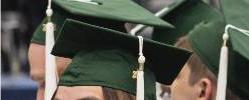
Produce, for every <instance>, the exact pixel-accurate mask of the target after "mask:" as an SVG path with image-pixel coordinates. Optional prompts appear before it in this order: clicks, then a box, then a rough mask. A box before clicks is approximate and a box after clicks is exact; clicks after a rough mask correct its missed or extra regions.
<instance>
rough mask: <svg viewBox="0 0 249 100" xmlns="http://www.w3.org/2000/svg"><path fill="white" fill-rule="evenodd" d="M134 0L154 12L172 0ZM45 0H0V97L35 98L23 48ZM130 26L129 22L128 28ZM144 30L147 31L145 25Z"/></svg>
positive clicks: (4, 99)
mask: <svg viewBox="0 0 249 100" xmlns="http://www.w3.org/2000/svg"><path fill="white" fill-rule="evenodd" d="M134 1H135V2H137V3H138V4H140V5H141V6H143V7H145V8H146V9H148V10H149V11H151V12H153V13H155V12H157V11H158V10H160V9H162V8H163V7H165V6H167V5H169V4H171V3H172V2H173V1H174V0H134ZM205 1H206V2H208V1H209V0H205ZM212 1H213V0H210V1H209V2H210V3H212ZM46 2H47V0H1V46H2V49H1V71H2V72H1V88H2V91H1V93H2V95H1V99H2V100H35V97H36V89H37V83H36V82H34V81H32V80H31V79H30V77H29V64H28V59H27V52H28V47H29V43H30V39H31V37H32V33H33V32H34V30H35V28H36V27H37V26H38V25H39V24H40V22H41V20H42V19H43V18H44V16H45V8H46ZM133 26H134V25H132V24H131V25H130V28H132V27H133ZM145 30H146V29H145ZM147 30H148V31H147V32H149V31H150V29H149V28H148V29H147ZM144 33H146V31H145V32H144Z"/></svg>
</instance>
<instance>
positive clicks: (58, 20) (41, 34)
mask: <svg viewBox="0 0 249 100" xmlns="http://www.w3.org/2000/svg"><path fill="white" fill-rule="evenodd" d="M65 19H66V18H65V17H64V16H61V15H60V14H59V13H55V12H54V14H53V17H52V21H53V23H54V24H55V25H56V28H55V32H54V33H55V38H56V37H57V36H58V33H59V31H60V28H61V26H62V24H63V22H64V21H65ZM45 23H46V18H45V19H44V20H43V21H42V23H41V24H40V25H39V26H38V27H37V28H36V30H35V32H34V33H33V37H32V39H31V42H32V43H37V44H41V45H45V34H46V33H45V31H43V25H44V24H45Z"/></svg>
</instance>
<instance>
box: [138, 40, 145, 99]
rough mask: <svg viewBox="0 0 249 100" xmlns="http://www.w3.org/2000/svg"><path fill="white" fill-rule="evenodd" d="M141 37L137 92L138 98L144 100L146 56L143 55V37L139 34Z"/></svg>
mask: <svg viewBox="0 0 249 100" xmlns="http://www.w3.org/2000/svg"><path fill="white" fill-rule="evenodd" d="M137 37H138V39H139V58H138V64H139V69H138V70H137V93H136V100H144V72H143V69H144V63H145V57H144V56H143V37H142V36H137Z"/></svg>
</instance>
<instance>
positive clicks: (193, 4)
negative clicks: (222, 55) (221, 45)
mask: <svg viewBox="0 0 249 100" xmlns="http://www.w3.org/2000/svg"><path fill="white" fill-rule="evenodd" d="M169 8H170V10H169V12H168V13H167V14H165V15H164V16H163V17H162V18H163V19H164V20H167V22H169V23H171V24H173V25H174V26H175V28H174V29H169V28H167V29H166V28H165V29H159V28H154V32H153V33H154V34H153V40H156V41H160V42H164V43H168V44H174V43H175V42H176V41H177V39H178V38H179V37H181V36H184V35H186V34H187V33H188V32H189V31H190V30H191V29H192V28H193V27H194V26H195V25H196V24H198V23H200V22H204V21H205V22H208V21H212V20H217V19H220V16H221V14H220V13H219V12H218V11H217V10H216V9H214V8H212V7H211V6H209V5H207V4H205V3H204V2H202V1H201V0H177V2H175V4H173V5H172V6H170V7H169Z"/></svg>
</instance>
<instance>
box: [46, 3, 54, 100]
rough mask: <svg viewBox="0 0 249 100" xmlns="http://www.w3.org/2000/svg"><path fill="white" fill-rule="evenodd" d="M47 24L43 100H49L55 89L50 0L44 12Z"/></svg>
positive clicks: (52, 25)
mask: <svg viewBox="0 0 249 100" xmlns="http://www.w3.org/2000/svg"><path fill="white" fill-rule="evenodd" d="M46 15H47V23H46V24H45V27H44V29H45V31H46V40H45V44H46V46H45V54H46V55H45V59H46V60H45V71H46V72H45V96H44V99H45V100H51V99H52V96H53V94H54V92H55V90H56V87H57V73H56V62H55V56H53V55H52V54H50V53H51V51H52V48H53V46H54V30H55V27H54V24H53V23H52V21H51V17H52V15H53V10H52V9H51V0H48V6H47V10H46Z"/></svg>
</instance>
